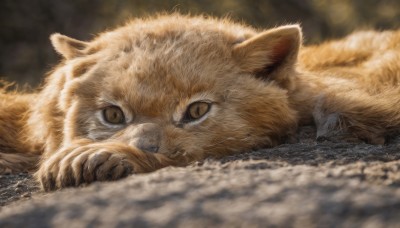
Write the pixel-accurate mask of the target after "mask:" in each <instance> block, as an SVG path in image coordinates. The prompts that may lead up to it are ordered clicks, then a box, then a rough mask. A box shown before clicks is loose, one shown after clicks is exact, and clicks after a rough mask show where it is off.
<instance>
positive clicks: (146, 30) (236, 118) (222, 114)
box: [48, 15, 301, 161]
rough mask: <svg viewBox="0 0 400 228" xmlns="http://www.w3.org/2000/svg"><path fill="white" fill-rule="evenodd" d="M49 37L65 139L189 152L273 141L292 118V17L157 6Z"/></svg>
mask: <svg viewBox="0 0 400 228" xmlns="http://www.w3.org/2000/svg"><path fill="white" fill-rule="evenodd" d="M51 41H52V43H53V46H54V47H55V49H56V51H57V52H58V53H60V54H61V55H62V56H63V57H64V59H65V60H64V62H63V63H62V64H61V65H60V67H59V68H58V69H57V70H56V71H55V72H54V73H53V75H52V76H51V79H50V83H48V86H51V84H52V83H51V80H53V81H57V83H53V84H57V85H60V84H62V86H59V89H60V91H58V92H57V94H59V95H58V97H57V106H58V107H59V108H60V110H61V112H63V113H65V121H64V127H63V137H64V143H68V142H69V141H72V140H74V139H77V138H89V139H91V140H94V141H107V140H116V141H120V142H123V143H126V144H129V145H131V146H134V147H137V148H139V149H141V150H143V151H146V152H151V153H161V154H165V155H166V156H168V157H170V158H177V159H178V158H184V159H185V160H188V161H191V160H197V159H201V158H204V157H206V156H209V155H213V156H219V155H226V154H232V153H236V152H242V151H245V150H250V149H255V148H260V147H268V146H273V145H276V144H277V143H278V142H280V141H281V140H282V138H284V137H285V136H286V135H287V134H288V132H291V131H292V130H293V128H294V127H295V126H296V122H297V118H296V113H295V111H294V110H293V109H292V108H291V107H290V103H289V100H288V94H287V92H288V90H289V89H290V87H292V86H293V85H292V82H291V79H292V77H294V76H295V74H296V72H295V67H294V66H295V64H296V60H297V54H298V50H299V46H300V44H301V32H300V28H299V26H297V25H289V26H283V27H278V28H274V29H271V30H266V31H256V30H255V29H253V28H250V27H247V26H244V25H241V24H236V23H233V22H231V21H229V20H226V19H225V20H218V19H212V18H205V17H188V16H181V15H169V16H167V15H164V16H158V17H156V18H149V19H136V20H133V21H130V22H129V23H127V24H126V25H125V26H122V27H119V28H117V29H115V30H112V31H108V32H105V33H102V34H100V35H99V36H97V37H96V38H95V39H93V40H92V41H90V42H83V41H79V40H75V39H72V38H69V37H67V36H64V35H60V34H54V35H52V36H51Z"/></svg>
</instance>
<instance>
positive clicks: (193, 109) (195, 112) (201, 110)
mask: <svg viewBox="0 0 400 228" xmlns="http://www.w3.org/2000/svg"><path fill="white" fill-rule="evenodd" d="M210 107H211V104H210V103H207V102H195V103H192V104H191V105H189V108H188V110H187V111H186V115H185V118H184V121H185V122H190V121H193V120H196V119H199V118H201V117H203V116H204V115H205V114H206V113H207V112H208V111H209V110H210Z"/></svg>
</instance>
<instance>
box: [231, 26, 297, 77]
mask: <svg viewBox="0 0 400 228" xmlns="http://www.w3.org/2000/svg"><path fill="white" fill-rule="evenodd" d="M301 39H302V37H301V29H300V26H299V25H288V26H281V27H278V28H275V29H270V30H267V31H265V32H261V33H259V34H258V35H256V36H254V37H251V38H249V39H248V40H245V41H243V42H242V43H239V44H236V45H235V46H234V47H233V57H234V59H235V60H236V61H237V62H238V64H239V66H240V67H241V68H242V69H243V71H245V72H248V73H254V74H256V75H257V76H259V77H268V78H269V77H270V76H269V75H270V74H271V73H275V72H276V73H277V74H278V73H279V71H282V70H285V69H288V68H289V69H290V68H293V66H294V64H295V63H296V60H297V55H298V52H299V48H300V45H301ZM279 77H280V76H279Z"/></svg>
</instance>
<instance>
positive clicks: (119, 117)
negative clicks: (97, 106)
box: [103, 106, 125, 124]
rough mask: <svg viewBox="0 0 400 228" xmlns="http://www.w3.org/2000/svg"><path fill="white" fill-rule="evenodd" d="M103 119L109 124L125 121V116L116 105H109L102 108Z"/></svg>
mask: <svg viewBox="0 0 400 228" xmlns="http://www.w3.org/2000/svg"><path fill="white" fill-rule="evenodd" d="M103 117H104V120H105V121H107V122H108V123H110V124H122V123H124V122H125V116H124V113H123V112H122V110H121V109H120V108H119V107H117V106H110V107H107V108H105V109H104V110H103Z"/></svg>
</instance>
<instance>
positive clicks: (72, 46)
mask: <svg viewBox="0 0 400 228" xmlns="http://www.w3.org/2000/svg"><path fill="white" fill-rule="evenodd" d="M50 40H51V43H52V44H53V47H54V49H55V50H56V51H57V52H58V53H59V54H61V55H62V56H63V57H64V58H65V59H73V58H75V57H79V56H82V55H84V53H83V50H84V49H85V48H86V47H88V45H89V44H88V43H87V42H83V41H80V40H76V39H73V38H70V37H68V36H64V35H61V34H59V33H54V34H52V35H51V36H50Z"/></svg>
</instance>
